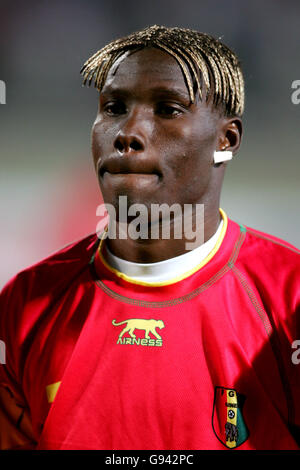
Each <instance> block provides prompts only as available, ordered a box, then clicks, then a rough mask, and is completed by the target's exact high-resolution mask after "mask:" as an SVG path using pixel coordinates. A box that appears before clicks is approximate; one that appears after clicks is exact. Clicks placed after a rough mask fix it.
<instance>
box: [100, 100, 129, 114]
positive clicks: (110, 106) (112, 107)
mask: <svg viewBox="0 0 300 470" xmlns="http://www.w3.org/2000/svg"><path fill="white" fill-rule="evenodd" d="M103 109H104V111H105V113H106V114H108V115H109V116H118V115H119V114H124V113H126V107H125V105H124V103H122V101H112V102H109V103H106V104H105V105H104V107H103Z"/></svg>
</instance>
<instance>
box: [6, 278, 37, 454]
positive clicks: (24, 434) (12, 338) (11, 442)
mask: <svg viewBox="0 0 300 470" xmlns="http://www.w3.org/2000/svg"><path fill="white" fill-rule="evenodd" d="M21 284H22V283H20V282H19V281H18V280H17V279H16V278H14V279H13V280H12V281H10V282H9V283H8V284H7V285H6V286H5V287H4V289H3V290H2V292H1V294H0V340H1V343H0V344H1V355H0V449H1V450H13V449H33V448H35V446H36V442H35V439H34V435H33V430H32V426H31V419H30V411H29V407H28V405H27V403H26V399H25V397H24V395H23V392H22V388H21V385H20V380H19V379H18V364H17V358H18V354H17V351H16V349H17V348H18V341H17V335H18V315H19V313H20V312H21V310H22V309H23V306H22V304H23V301H24V287H23V286H22V285H21Z"/></svg>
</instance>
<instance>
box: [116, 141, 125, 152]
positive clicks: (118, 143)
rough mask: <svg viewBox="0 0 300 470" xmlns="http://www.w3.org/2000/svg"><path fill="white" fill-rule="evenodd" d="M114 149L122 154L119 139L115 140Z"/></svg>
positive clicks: (122, 148) (121, 145) (122, 147)
mask: <svg viewBox="0 0 300 470" xmlns="http://www.w3.org/2000/svg"><path fill="white" fill-rule="evenodd" d="M115 147H116V149H117V150H119V151H120V152H122V151H123V150H124V145H123V144H122V142H121V141H120V139H117V140H116V142H115Z"/></svg>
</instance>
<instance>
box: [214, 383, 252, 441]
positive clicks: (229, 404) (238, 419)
mask: <svg viewBox="0 0 300 470" xmlns="http://www.w3.org/2000/svg"><path fill="white" fill-rule="evenodd" d="M244 401H245V397H244V396H243V395H241V394H239V393H237V391H236V390H234V389H233V388H225V387H215V397H214V406H213V416H212V426H213V430H214V433H215V434H216V436H217V438H218V439H219V441H221V442H222V444H224V445H225V446H226V447H228V448H229V449H234V448H235V447H238V446H240V445H241V444H243V443H244V442H245V441H246V440H247V439H248V436H249V431H248V429H247V426H246V424H245V421H244V418H243V415H242V408H243V404H244Z"/></svg>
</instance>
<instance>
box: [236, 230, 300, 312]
mask: <svg viewBox="0 0 300 470" xmlns="http://www.w3.org/2000/svg"><path fill="white" fill-rule="evenodd" d="M240 232H241V237H242V239H243V241H242V243H241V247H240V251H239V254H238V256H237V258H236V262H235V264H234V267H233V271H235V274H236V276H237V277H238V279H239V280H240V282H242V283H243V285H244V286H248V287H250V288H251V290H252V291H253V292H256V293H257V294H258V296H259V297H260V298H261V299H262V302H263V304H264V305H265V307H266V306H269V307H270V306H271V305H273V307H274V310H276V311H278V312H279V311H282V312H284V311H286V310H289V311H290V312H295V311H297V310H298V309H299V308H300V256H299V255H300V251H299V250H298V248H296V247H295V246H293V245H292V244H291V243H289V242H287V241H285V240H283V239H281V238H278V237H275V236H273V235H270V234H268V233H265V232H262V231H259V230H256V229H253V228H251V227H248V226H246V225H241V224H240ZM248 287H247V288H248Z"/></svg>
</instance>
